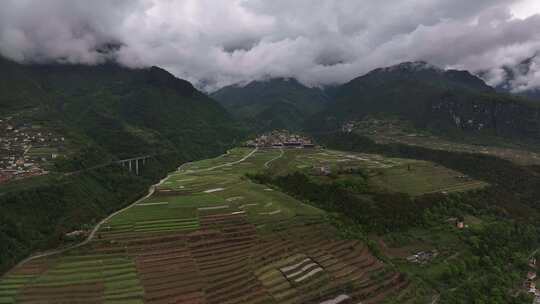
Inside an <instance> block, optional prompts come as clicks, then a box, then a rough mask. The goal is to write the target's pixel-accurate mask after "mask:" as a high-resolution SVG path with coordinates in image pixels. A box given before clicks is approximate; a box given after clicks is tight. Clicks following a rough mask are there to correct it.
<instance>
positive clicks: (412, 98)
mask: <svg viewBox="0 0 540 304" xmlns="http://www.w3.org/2000/svg"><path fill="white" fill-rule="evenodd" d="M539 114H540V108H539V107H537V106H535V105H534V104H532V103H529V102H527V101H526V100H524V99H521V98H519V97H513V96H510V95H505V94H498V93H496V92H495V90H494V89H493V88H491V87H489V86H487V85H486V84H485V83H484V82H483V81H482V80H481V79H480V78H477V77H475V76H473V75H471V74H470V73H468V72H466V71H457V70H446V71H445V70H442V69H439V68H436V67H433V66H431V65H429V64H427V63H425V62H409V63H402V64H399V65H396V66H392V67H389V68H384V69H377V70H374V71H372V72H370V73H368V74H366V75H364V76H361V77H358V78H356V79H353V80H351V81H350V82H349V83H346V84H344V85H343V86H341V87H339V88H338V89H336V90H335V101H334V102H333V103H330V104H329V106H328V107H327V108H326V109H325V110H324V111H322V112H321V113H320V114H318V115H315V116H313V117H312V118H311V119H310V120H309V122H308V123H307V126H308V128H309V129H311V130H319V131H320V130H335V129H339V128H340V127H341V125H342V124H343V123H344V122H347V121H358V120H362V119H364V118H365V117H366V116H368V115H370V116H373V115H375V116H380V117H397V118H400V119H405V120H408V121H410V122H412V123H413V124H414V125H415V126H416V127H418V128H422V129H427V130H431V131H435V132H437V133H443V134H455V133H463V134H473V135H482V136H484V135H490V136H504V137H513V138H515V139H520V138H521V139H528V140H539V139H540V124H539V122H540V120H538V115H539Z"/></svg>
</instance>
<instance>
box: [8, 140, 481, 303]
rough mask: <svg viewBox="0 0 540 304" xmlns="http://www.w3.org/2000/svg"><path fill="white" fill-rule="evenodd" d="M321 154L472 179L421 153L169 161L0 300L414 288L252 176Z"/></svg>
mask: <svg viewBox="0 0 540 304" xmlns="http://www.w3.org/2000/svg"><path fill="white" fill-rule="evenodd" d="M270 161H271V162H270ZM265 164H266V165H265ZM408 164H414V174H413V173H409V171H407V170H405V171H406V172H404V169H403V168H406V166H407V165H408ZM323 165H324V166H330V167H331V168H333V169H337V168H339V167H340V166H353V167H355V166H356V167H361V168H367V169H372V170H380V171H381V172H383V173H384V174H382V175H380V176H381V177H380V178H379V180H377V183H380V185H381V186H386V187H395V188H397V189H401V190H403V191H406V192H410V193H420V192H427V191H432V190H433V191H436V190H441V189H448V190H449V191H451V190H452V189H456V190H463V188H467V187H468V186H471V187H472V185H466V184H463V183H462V184H460V183H456V182H455V180H454V179H452V177H451V176H452V174H454V173H455V172H452V173H451V174H450V173H448V174H447V175H446V176H444V177H441V178H440V179H439V180H434V179H433V177H434V176H439V174H440V172H441V170H446V171H444V172H450V171H449V170H447V169H444V168H435V167H434V166H433V165H430V164H428V163H425V162H415V161H410V160H401V159H387V158H383V157H381V156H377V155H365V154H352V153H345V152H340V151H326V150H315V149H313V150H297V149H294V150H286V151H285V153H283V155H281V151H280V150H250V149H244V148H240V149H233V150H231V151H229V153H227V154H225V155H223V156H220V157H218V158H214V159H209V160H203V161H199V162H194V163H189V164H186V165H184V166H181V167H180V168H179V169H178V170H177V171H175V172H172V173H170V175H169V176H168V177H167V178H166V179H165V180H164V181H163V182H162V183H161V184H159V185H157V186H156V187H155V192H154V193H153V194H152V195H151V196H150V197H148V198H147V199H144V200H142V201H139V202H137V203H136V204H134V205H132V206H131V207H130V208H128V209H126V210H124V211H123V212H120V213H118V214H117V215H115V216H113V217H112V218H110V219H109V220H107V221H106V222H105V223H103V224H102V225H101V227H100V228H99V230H98V231H97V233H96V235H95V237H94V238H93V239H92V240H91V241H90V242H89V243H88V244H86V245H85V246H82V247H79V248H76V249H72V250H69V251H66V252H63V253H61V254H57V255H51V256H47V257H43V258H38V259H34V260H30V261H28V262H26V263H24V264H22V265H19V266H18V267H16V268H15V269H13V270H12V271H10V272H9V273H8V274H7V275H5V276H4V277H3V278H2V279H1V280H0V303H72V302H73V303H76V302H77V303H78V302H81V303H216V304H217V303H304V302H312V303H321V302H324V301H330V300H332V301H334V302H335V303H342V304H345V303H353V302H354V303H358V302H359V301H366V302H365V303H379V302H380V300H379V299H384V298H387V297H390V296H394V295H399V294H400V290H402V289H403V290H407V288H408V284H409V283H408V282H407V280H405V279H404V278H403V277H401V276H400V275H399V274H397V273H394V272H392V271H388V270H387V269H386V268H385V266H384V263H382V262H381V261H379V260H378V259H377V258H375V257H374V256H373V255H371V253H370V252H369V250H368V249H367V247H366V246H364V245H363V244H362V243H361V242H358V241H355V240H340V239H339V238H338V237H337V232H336V231H335V230H334V228H333V227H332V226H330V225H329V224H328V223H327V222H326V218H325V213H324V212H323V211H322V210H319V209H317V208H314V207H312V206H309V205H306V204H304V203H302V202H300V201H298V200H296V199H294V198H292V197H290V196H288V195H286V194H284V193H282V192H280V191H277V190H275V189H270V188H267V187H266V186H264V185H259V184H255V183H253V182H251V181H250V180H248V179H247V178H246V177H245V174H246V173H256V172H259V171H261V170H271V171H273V172H275V173H280V174H281V173H283V174H285V173H288V172H291V171H294V170H311V169H312V168H313V167H317V166H323ZM404 166H405V167H404ZM455 174H459V173H455ZM411 176H412V177H411ZM411 178H413V179H411ZM407 180H414V182H415V183H416V182H419V181H426V182H427V181H429V185H426V186H423V188H414V187H413V186H411V185H409V184H408V182H406V181H407ZM402 296H403V295H402Z"/></svg>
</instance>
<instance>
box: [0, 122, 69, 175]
mask: <svg viewBox="0 0 540 304" xmlns="http://www.w3.org/2000/svg"><path fill="white" fill-rule="evenodd" d="M64 141H65V139H64V138H63V137H60V136H56V135H54V134H53V133H52V132H49V131H45V130H43V129H41V128H37V127H35V126H33V125H32V124H29V123H22V122H17V121H16V120H15V119H13V118H12V117H6V118H2V119H0V183H4V182H6V181H9V180H11V179H21V178H26V177H30V176H37V175H43V174H46V173H47V171H46V170H45V169H44V168H43V164H44V163H46V162H47V161H50V160H51V159H54V158H56V157H57V156H58V154H57V152H56V151H58V148H60V147H62V146H63V144H64ZM39 148H47V149H41V150H42V151H43V150H45V151H48V150H50V151H54V152H50V153H43V152H40V153H32V152H31V149H37V150H40V149H39ZM51 148H54V149H51ZM29 152H30V153H29Z"/></svg>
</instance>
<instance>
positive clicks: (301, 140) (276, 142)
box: [246, 130, 315, 148]
mask: <svg viewBox="0 0 540 304" xmlns="http://www.w3.org/2000/svg"><path fill="white" fill-rule="evenodd" d="M246 146H247V147H253V148H254V147H261V148H314V147H315V144H313V142H312V141H311V139H309V138H307V137H305V136H302V135H298V134H293V133H290V132H289V131H286V130H279V131H272V132H270V133H266V134H263V135H260V136H259V137H257V138H255V139H253V140H248V141H247V142H246Z"/></svg>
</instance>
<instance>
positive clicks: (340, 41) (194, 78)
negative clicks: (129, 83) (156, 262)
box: [0, 0, 540, 90]
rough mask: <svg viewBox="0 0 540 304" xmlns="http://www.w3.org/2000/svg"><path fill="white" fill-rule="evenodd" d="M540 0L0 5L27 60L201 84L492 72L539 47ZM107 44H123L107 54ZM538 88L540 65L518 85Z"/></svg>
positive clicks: (18, 54)
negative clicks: (111, 65)
mask: <svg viewBox="0 0 540 304" xmlns="http://www.w3.org/2000/svg"><path fill="white" fill-rule="evenodd" d="M538 29H540V0H523V1H520V0H392V1H385V0H93V1H88V0H2V2H1V3H0V53H1V54H2V55H4V56H7V57H9V58H12V59H14V60H17V61H20V62H33V61H51V60H53V61H59V62H66V63H85V64H96V63H100V62H103V61H104V60H108V59H109V60H110V59H114V60H117V61H118V62H120V63H122V64H124V65H127V66H130V67H144V66H150V65H157V66H160V67H163V68H165V69H167V70H169V71H170V72H172V73H173V74H175V75H176V76H178V77H181V78H184V79H187V80H189V81H191V82H193V83H194V84H195V85H197V86H198V87H200V88H203V89H206V90H213V89H216V88H218V87H221V86H224V85H228V84H232V83H238V82H247V81H250V80H254V79H264V78H268V77H296V78H298V79H299V80H300V81H302V82H304V83H306V84H309V85H326V84H336V83H343V82H346V81H348V80H350V79H352V78H354V77H357V76H359V75H362V74H364V73H366V72H368V71H370V70H371V69H373V68H376V67H381V66H387V65H392V64H396V63H399V62H402V61H409V60H425V61H428V62H430V63H433V64H436V65H439V66H441V67H455V68H462V69H469V70H471V71H485V70H489V71H490V73H489V74H488V75H489V76H488V77H489V79H488V81H489V83H491V84H496V83H497V82H498V81H500V80H501V79H502V76H503V75H502V70H501V69H500V67H501V66H503V65H513V64H516V63H517V62H520V61H522V60H523V59H525V58H528V57H530V56H532V55H533V54H535V53H536V52H538V51H540V30H538ZM107 45H116V46H119V47H116V48H113V51H110V48H109V51H107ZM513 86H514V89H515V90H525V89H530V88H535V87H540V58H539V59H538V60H537V61H536V62H535V63H534V64H533V68H532V69H531V71H529V72H528V73H526V74H522V75H520V76H519V77H518V79H516V81H515V82H514V83H513Z"/></svg>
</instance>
